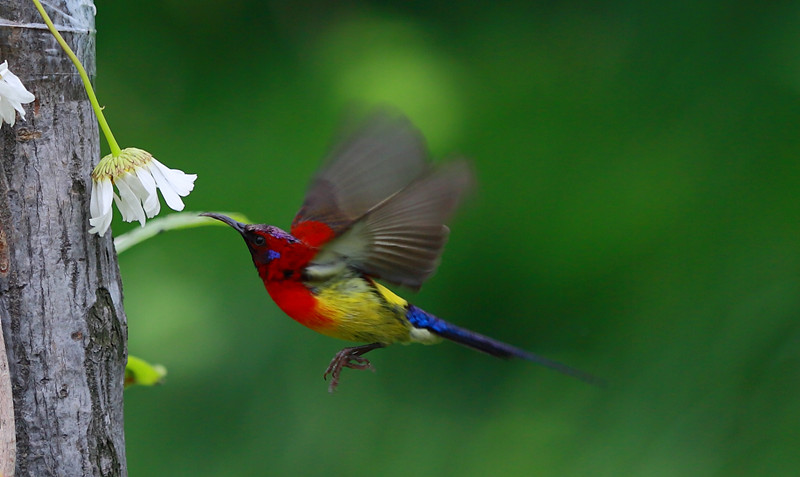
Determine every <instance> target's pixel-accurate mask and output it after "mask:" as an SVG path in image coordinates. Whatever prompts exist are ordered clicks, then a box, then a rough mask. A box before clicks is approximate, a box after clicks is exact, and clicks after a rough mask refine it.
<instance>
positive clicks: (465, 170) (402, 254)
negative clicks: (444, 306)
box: [309, 161, 473, 289]
mask: <svg viewBox="0 0 800 477" xmlns="http://www.w3.org/2000/svg"><path fill="white" fill-rule="evenodd" d="M472 183H473V175H472V171H471V169H470V167H469V165H468V164H467V163H466V162H465V161H456V162H451V163H449V164H446V165H444V166H442V167H439V168H435V169H430V170H429V171H427V172H426V173H425V174H423V175H422V176H421V177H419V178H417V179H416V180H415V181H413V182H412V183H411V184H409V185H408V186H406V187H405V188H403V189H402V190H400V191H398V192H397V193H395V194H394V195H392V196H390V197H389V198H387V199H385V200H384V201H383V202H381V203H379V204H378V205H376V206H375V207H373V208H372V209H370V210H369V211H367V212H366V213H365V214H364V215H363V216H362V217H360V218H359V219H358V220H357V221H356V222H354V223H353V225H352V226H351V227H350V228H348V229H347V230H346V231H344V232H343V233H342V234H341V235H340V236H339V237H337V238H335V239H333V240H331V241H330V242H328V243H327V244H325V246H324V247H323V248H322V250H320V252H319V253H318V254H317V255H316V256H315V257H314V259H313V260H312V263H311V265H310V267H309V270H310V271H311V272H312V274H313V272H314V271H315V267H316V271H317V272H319V271H321V270H325V269H326V268H327V269H332V268H331V264H333V263H336V262H337V261H341V260H344V261H345V262H346V263H347V264H348V266H350V267H353V268H355V269H357V270H360V271H361V272H363V273H364V274H366V275H369V276H372V277H376V278H381V279H383V280H386V281H388V282H391V283H395V284H398V285H404V286H407V287H409V288H413V289H418V288H419V287H420V286H421V285H422V283H423V282H424V281H425V280H426V279H427V278H428V277H430V276H431V275H433V273H434V272H435V271H436V267H437V266H438V264H439V257H440V256H441V253H442V249H443V247H444V244H445V242H446V241H447V236H448V234H449V229H448V228H447V226H446V225H444V224H445V222H446V221H447V220H448V219H449V218H450V217H451V216H452V215H453V213H454V212H455V210H456V208H457V207H458V205H459V203H460V202H461V199H462V198H463V196H464V193H465V192H466V191H467V190H468V189H469V188H470V186H471V185H472Z"/></svg>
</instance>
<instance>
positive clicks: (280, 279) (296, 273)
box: [256, 224, 331, 330]
mask: <svg viewBox="0 0 800 477" xmlns="http://www.w3.org/2000/svg"><path fill="white" fill-rule="evenodd" d="M319 225H322V226H323V227H326V228H327V226H325V225H324V224H319ZM328 230H329V231H330V229H329V228H328ZM308 231H309V232H312V231H313V232H315V233H314V234H311V235H306V236H297V237H296V238H297V239H300V240H295V237H287V238H283V237H280V238H279V237H273V240H269V242H268V247H269V250H270V251H271V252H272V253H274V258H273V259H272V260H270V261H269V262H267V263H256V268H258V274H259V275H260V276H261V279H262V280H263V281H264V286H265V287H266V288H267V292H268V293H269V294H270V296H271V297H272V299H273V300H274V301H275V303H276V304H277V305H278V307H280V309H281V310H283V311H284V313H286V314H287V315H289V316H290V317H291V318H292V319H294V320H295V321H297V322H299V323H300V324H302V325H305V326H307V327H309V328H311V329H313V330H319V329H322V328H325V327H327V326H329V325H330V323H331V320H330V319H328V318H326V317H323V316H320V315H319V314H318V312H317V298H316V297H315V296H314V295H313V294H312V293H311V291H310V290H309V289H308V287H306V286H305V284H303V282H302V272H303V269H304V268H305V267H306V266H307V265H308V263H309V262H310V261H311V259H312V258H313V257H314V255H315V254H316V253H317V250H318V249H317V246H316V245H315V243H317V240H326V239H323V237H324V230H321V229H320V228H315V229H311V228H310V229H308ZM309 239H313V240H309Z"/></svg>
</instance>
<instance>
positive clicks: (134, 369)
mask: <svg viewBox="0 0 800 477" xmlns="http://www.w3.org/2000/svg"><path fill="white" fill-rule="evenodd" d="M166 375H167V368H165V367H164V366H162V365H160V364H150V363H148V362H147V361H145V360H143V359H140V358H137V357H136V356H128V363H127V364H126V365H125V388H128V387H130V386H134V385H137V384H138V385H141V386H153V385H156V384H161V383H162V382H163V381H164V377H166Z"/></svg>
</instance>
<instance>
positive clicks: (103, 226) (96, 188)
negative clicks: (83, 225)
mask: <svg viewBox="0 0 800 477" xmlns="http://www.w3.org/2000/svg"><path fill="white" fill-rule="evenodd" d="M113 194H114V187H113V186H112V185H111V181H110V180H102V181H100V182H93V183H92V198H91V201H90V203H89V211H90V213H91V215H90V218H89V224H90V225H92V226H93V227H92V228H91V229H89V233H91V234H99V235H100V236H101V237H102V236H103V235H105V233H106V231H107V230H108V227H110V226H111V218H112V212H113V211H112V209H111V197H112V196H113Z"/></svg>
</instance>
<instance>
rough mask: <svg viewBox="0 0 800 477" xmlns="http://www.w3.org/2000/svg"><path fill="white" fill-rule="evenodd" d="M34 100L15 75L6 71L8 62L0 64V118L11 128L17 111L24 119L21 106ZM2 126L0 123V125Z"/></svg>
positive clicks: (23, 111)
mask: <svg viewBox="0 0 800 477" xmlns="http://www.w3.org/2000/svg"><path fill="white" fill-rule="evenodd" d="M34 99H36V98H35V97H34V96H33V94H32V93H31V92H30V91H28V90H27V89H25V86H24V85H23V84H22V81H20V80H19V78H17V75H15V74H14V73H12V72H11V70H9V69H8V61H4V62H3V63H2V64H0V118H2V121H5V122H7V123H8V124H9V125H11V126H13V125H14V123H15V122H16V120H17V111H19V115H20V117H21V118H22V119H25V110H24V109H22V105H23V104H28V103H30V102H31V101H33V100H34ZM0 124H2V123H0Z"/></svg>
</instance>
